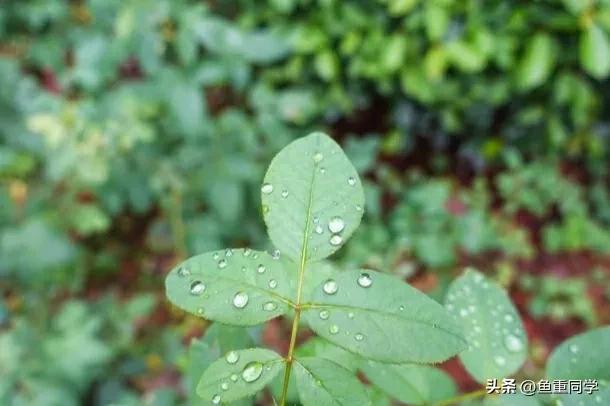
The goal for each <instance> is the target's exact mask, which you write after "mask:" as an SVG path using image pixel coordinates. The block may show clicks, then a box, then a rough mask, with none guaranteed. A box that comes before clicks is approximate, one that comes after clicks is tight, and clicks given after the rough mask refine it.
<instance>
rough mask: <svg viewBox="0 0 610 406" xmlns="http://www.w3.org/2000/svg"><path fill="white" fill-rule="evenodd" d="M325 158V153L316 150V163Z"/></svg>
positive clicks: (314, 156)
mask: <svg viewBox="0 0 610 406" xmlns="http://www.w3.org/2000/svg"><path fill="white" fill-rule="evenodd" d="M323 159H324V155H322V153H320V152H316V153H315V154H313V161H314V162H315V163H318V162H320V161H322V160H323Z"/></svg>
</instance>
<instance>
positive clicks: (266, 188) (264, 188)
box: [261, 183, 273, 195]
mask: <svg viewBox="0 0 610 406" xmlns="http://www.w3.org/2000/svg"><path fill="white" fill-rule="evenodd" d="M261 192H263V193H264V194H266V195H268V194H269V193H271V192H273V185H272V184H271V183H263V186H261Z"/></svg>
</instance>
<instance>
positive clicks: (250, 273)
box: [165, 248, 291, 326]
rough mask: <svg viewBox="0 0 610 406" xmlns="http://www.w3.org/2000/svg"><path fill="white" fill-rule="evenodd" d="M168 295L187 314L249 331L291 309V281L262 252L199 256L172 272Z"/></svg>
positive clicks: (167, 280) (233, 252) (279, 265)
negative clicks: (248, 327) (246, 328)
mask: <svg viewBox="0 0 610 406" xmlns="http://www.w3.org/2000/svg"><path fill="white" fill-rule="evenodd" d="M165 289H166V294H167V297H168V298H169V300H170V301H171V302H172V303H174V304H175V305H176V306H178V307H180V308H181V309H183V310H186V311H187V312H189V313H193V314H195V315H197V316H201V317H205V318H206V319H209V320H214V321H219V322H221V323H225V324H232V325H240V326H251V325H255V324H259V323H262V322H265V321H267V320H269V319H272V318H274V317H277V316H280V315H282V314H285V313H286V312H287V311H288V309H289V308H290V303H291V302H290V299H289V298H290V296H291V288H290V279H289V278H288V274H287V273H286V271H285V269H284V267H283V264H282V262H281V261H279V260H276V259H274V257H272V256H271V255H269V254H267V253H266V252H259V251H253V250H250V249H247V248H246V249H228V250H226V251H216V252H208V253H206V254H202V255H197V256H195V257H192V258H190V259H188V260H186V261H185V262H183V263H181V264H179V265H178V266H177V267H175V268H174V269H173V270H172V271H171V272H170V273H169V275H168V276H167V279H166V280H165Z"/></svg>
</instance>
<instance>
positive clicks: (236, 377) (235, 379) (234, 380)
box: [231, 374, 239, 382]
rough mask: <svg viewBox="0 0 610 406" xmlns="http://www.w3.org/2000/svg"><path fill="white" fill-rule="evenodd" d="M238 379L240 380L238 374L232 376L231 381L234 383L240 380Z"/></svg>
mask: <svg viewBox="0 0 610 406" xmlns="http://www.w3.org/2000/svg"><path fill="white" fill-rule="evenodd" d="M238 378H239V377H238V376H237V374H232V375H231V381H232V382H237V379H238Z"/></svg>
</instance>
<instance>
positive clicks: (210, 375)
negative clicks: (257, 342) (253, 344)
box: [197, 348, 284, 404]
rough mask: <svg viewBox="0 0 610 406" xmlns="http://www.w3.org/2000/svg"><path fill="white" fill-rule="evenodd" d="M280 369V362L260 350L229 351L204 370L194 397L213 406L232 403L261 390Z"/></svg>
mask: <svg viewBox="0 0 610 406" xmlns="http://www.w3.org/2000/svg"><path fill="white" fill-rule="evenodd" d="M283 367H284V359H283V358H282V357H281V356H280V355H279V354H277V353H275V352H273V351H270V350H266V349H264V348H252V349H248V350H237V351H229V352H228V353H227V354H226V355H225V356H224V357H222V358H219V359H217V360H216V361H214V362H213V363H212V364H211V365H210V366H209V367H208V369H206V370H205V372H204V373H203V375H202V376H201V380H200V381H199V384H198V385H197V394H198V395H199V396H200V397H202V398H203V399H206V400H208V401H211V402H212V403H213V404H220V403H221V402H222V403H226V402H233V401H235V400H238V399H241V398H244V397H246V396H250V395H253V394H255V393H257V392H259V391H260V390H262V389H263V388H264V387H265V386H266V385H267V384H268V383H269V382H271V381H272V380H273V379H274V378H275V377H276V376H277V374H278V373H279V372H280V371H281V370H282V369H283Z"/></svg>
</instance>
